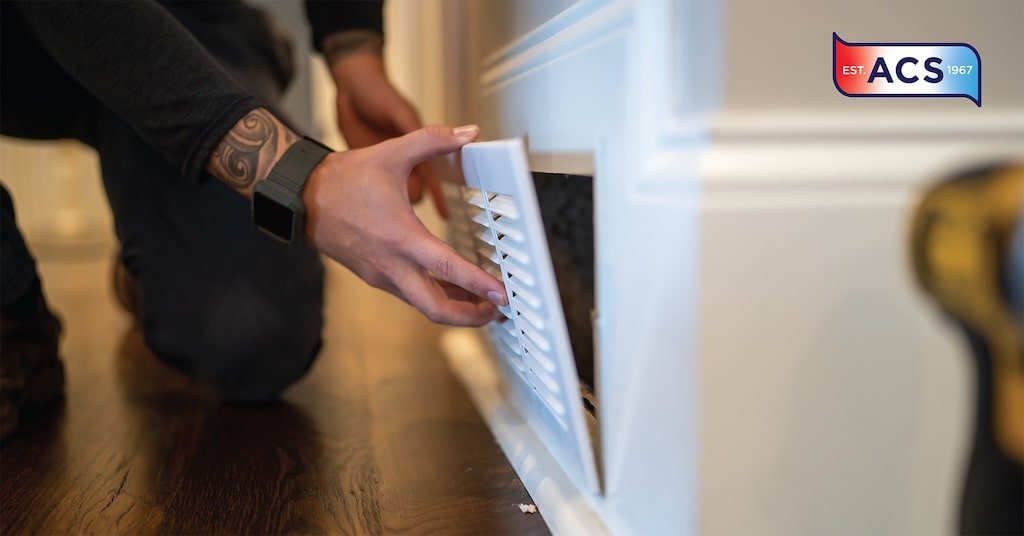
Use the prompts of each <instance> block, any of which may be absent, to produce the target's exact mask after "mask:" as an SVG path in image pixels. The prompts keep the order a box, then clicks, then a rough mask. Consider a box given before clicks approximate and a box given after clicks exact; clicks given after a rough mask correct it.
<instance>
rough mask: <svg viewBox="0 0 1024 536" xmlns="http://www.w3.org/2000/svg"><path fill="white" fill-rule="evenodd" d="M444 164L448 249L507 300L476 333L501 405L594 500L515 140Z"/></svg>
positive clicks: (577, 407)
mask: <svg viewBox="0 0 1024 536" xmlns="http://www.w3.org/2000/svg"><path fill="white" fill-rule="evenodd" d="M460 159H461V162H460V161H459V160H460ZM446 164H447V168H446V171H447V173H442V177H444V179H445V180H444V181H443V182H442V191H443V193H444V195H445V198H446V200H447V202H448V205H449V209H450V210H449V212H450V219H449V228H448V240H449V243H450V244H451V245H452V247H453V248H454V249H455V250H456V251H458V252H459V254H461V255H462V256H464V257H465V258H466V259H468V260H470V261H471V262H474V263H475V264H476V265H477V266H480V267H481V268H483V269H484V270H485V271H487V272H488V273H490V274H491V275H493V276H495V277H497V278H500V279H501V280H502V282H503V283H504V284H505V290H506V292H507V294H508V297H509V305H508V306H505V307H499V310H500V311H501V313H502V315H503V319H501V320H499V321H495V322H492V323H491V324H489V325H488V326H487V327H486V328H485V332H486V333H487V335H488V336H489V337H488V338H489V339H490V342H491V345H492V348H491V349H492V350H493V356H492V357H494V358H495V359H496V360H497V362H498V364H499V365H500V370H501V371H502V373H503V376H504V380H505V384H506V386H507V387H508V392H509V394H510V395H511V397H510V398H511V399H512V401H513V403H514V404H515V405H516V407H517V409H519V411H520V412H521V413H522V414H523V416H524V417H525V419H526V421H527V423H528V424H529V425H530V426H531V428H533V429H534V431H536V432H537V435H538V437H540V439H541V441H542V442H543V443H544V444H545V446H546V447H547V449H548V450H549V451H550V452H551V454H552V455H553V457H554V458H555V459H556V460H557V461H558V462H559V464H560V465H561V466H562V468H563V469H564V470H565V472H566V474H567V475H568V476H569V477H570V478H571V479H572V480H574V481H575V482H576V485H578V486H580V488H581V489H586V490H590V491H591V492H592V493H595V494H596V493H599V491H600V489H599V487H600V486H599V480H598V476H597V468H596V465H595V456H594V449H593V446H592V445H591V444H590V437H589V432H588V430H587V424H586V421H585V419H584V415H583V411H584V410H583V404H582V401H581V399H580V384H579V378H578V375H577V371H576V364H575V360H574V359H573V354H572V347H571V345H570V343H569V335H568V328H567V327H566V323H565V317H564V315H563V312H562V304H561V300H560V297H559V294H558V287H557V283H556V280H555V275H554V269H553V266H552V263H551V258H550V254H549V252H548V244H547V238H546V235H545V231H544V225H543V222H542V221H541V215H540V207H539V204H538V202H537V194H536V191H535V188H534V184H533V178H532V175H531V173H530V171H529V166H528V164H527V160H526V151H525V148H524V145H523V142H522V140H520V139H509V140H498V141H490V142H481V143H472V144H469V145H466V146H465V147H464V148H463V149H462V151H461V155H459V157H457V158H455V159H452V161H449V162H446ZM460 168H461V169H460Z"/></svg>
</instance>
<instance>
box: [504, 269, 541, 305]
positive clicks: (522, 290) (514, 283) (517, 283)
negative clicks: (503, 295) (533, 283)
mask: <svg viewBox="0 0 1024 536" xmlns="http://www.w3.org/2000/svg"><path fill="white" fill-rule="evenodd" d="M521 281H523V279H522V278H519V277H510V278H509V279H508V288H509V290H511V291H512V292H513V293H515V294H516V297H517V298H519V299H520V300H522V301H524V302H526V304H527V305H529V306H530V308H531V309H533V310H538V309H540V307H541V303H540V298H538V297H537V296H534V295H533V293H531V292H530V291H528V290H527V289H526V285H524V284H522V283H521Z"/></svg>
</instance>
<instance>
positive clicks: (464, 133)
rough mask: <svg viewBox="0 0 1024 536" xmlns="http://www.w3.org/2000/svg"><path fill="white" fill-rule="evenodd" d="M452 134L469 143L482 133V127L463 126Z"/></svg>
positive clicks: (456, 128)
mask: <svg viewBox="0 0 1024 536" xmlns="http://www.w3.org/2000/svg"><path fill="white" fill-rule="evenodd" d="M452 132H453V133H455V137H456V138H459V139H461V140H466V141H469V140H472V139H473V138H475V137H476V135H477V134H479V133H480V127H478V126H476V125H463V126H461V127H455V129H454V130H453V131H452Z"/></svg>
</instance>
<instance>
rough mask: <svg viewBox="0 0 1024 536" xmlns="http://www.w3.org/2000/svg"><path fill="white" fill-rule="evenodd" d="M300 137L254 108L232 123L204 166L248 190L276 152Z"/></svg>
mask: <svg viewBox="0 0 1024 536" xmlns="http://www.w3.org/2000/svg"><path fill="white" fill-rule="evenodd" d="M298 140H299V136H298V135H297V134H295V133H294V132H292V131H291V129H289V128H288V127H286V126H284V124H283V123H281V121H280V120H278V119H277V118H276V117H274V116H273V114H271V113H270V112H269V111H267V110H266V109H264V108H257V109H255V110H253V111H251V112H249V113H248V114H247V115H246V116H245V117H243V118H242V119H241V120H239V121H238V122H237V123H235V126H234V127H233V128H232V129H231V130H230V131H229V132H228V133H227V135H225V136H224V139H222V140H221V142H220V143H219V144H217V148H216V149H214V150H213V153H211V154H210V159H209V160H208V161H207V166H206V168H207V170H208V171H209V172H210V173H211V174H213V175H214V176H215V177H217V178H219V179H220V180H222V181H224V182H225V183H227V185H228V186H231V187H232V188H235V189H236V190H240V191H247V190H248V189H249V188H250V187H251V186H252V185H253V183H254V182H256V181H257V180H262V179H264V178H266V176H267V175H268V174H269V173H270V167H271V165H272V164H273V162H275V161H277V158H278V156H279V155H281V154H283V153H284V151H285V150H286V149H287V148H288V147H290V146H291V145H292V144H294V143H295V142H296V141H298Z"/></svg>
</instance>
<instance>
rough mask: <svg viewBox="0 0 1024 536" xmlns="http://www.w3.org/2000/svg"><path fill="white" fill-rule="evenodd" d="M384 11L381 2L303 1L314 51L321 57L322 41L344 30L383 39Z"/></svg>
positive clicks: (356, 0)
mask: <svg viewBox="0 0 1024 536" xmlns="http://www.w3.org/2000/svg"><path fill="white" fill-rule="evenodd" d="M383 11H384V2H383V0H306V17H307V18H308V19H309V25H310V28H312V30H313V48H315V49H317V50H319V51H320V52H321V53H322V52H323V50H322V49H321V45H322V44H323V42H324V39H326V38H327V36H328V35H331V34H332V33H334V32H340V31H344V30H371V31H375V32H378V33H380V34H381V35H383V34H384V14H383Z"/></svg>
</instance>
